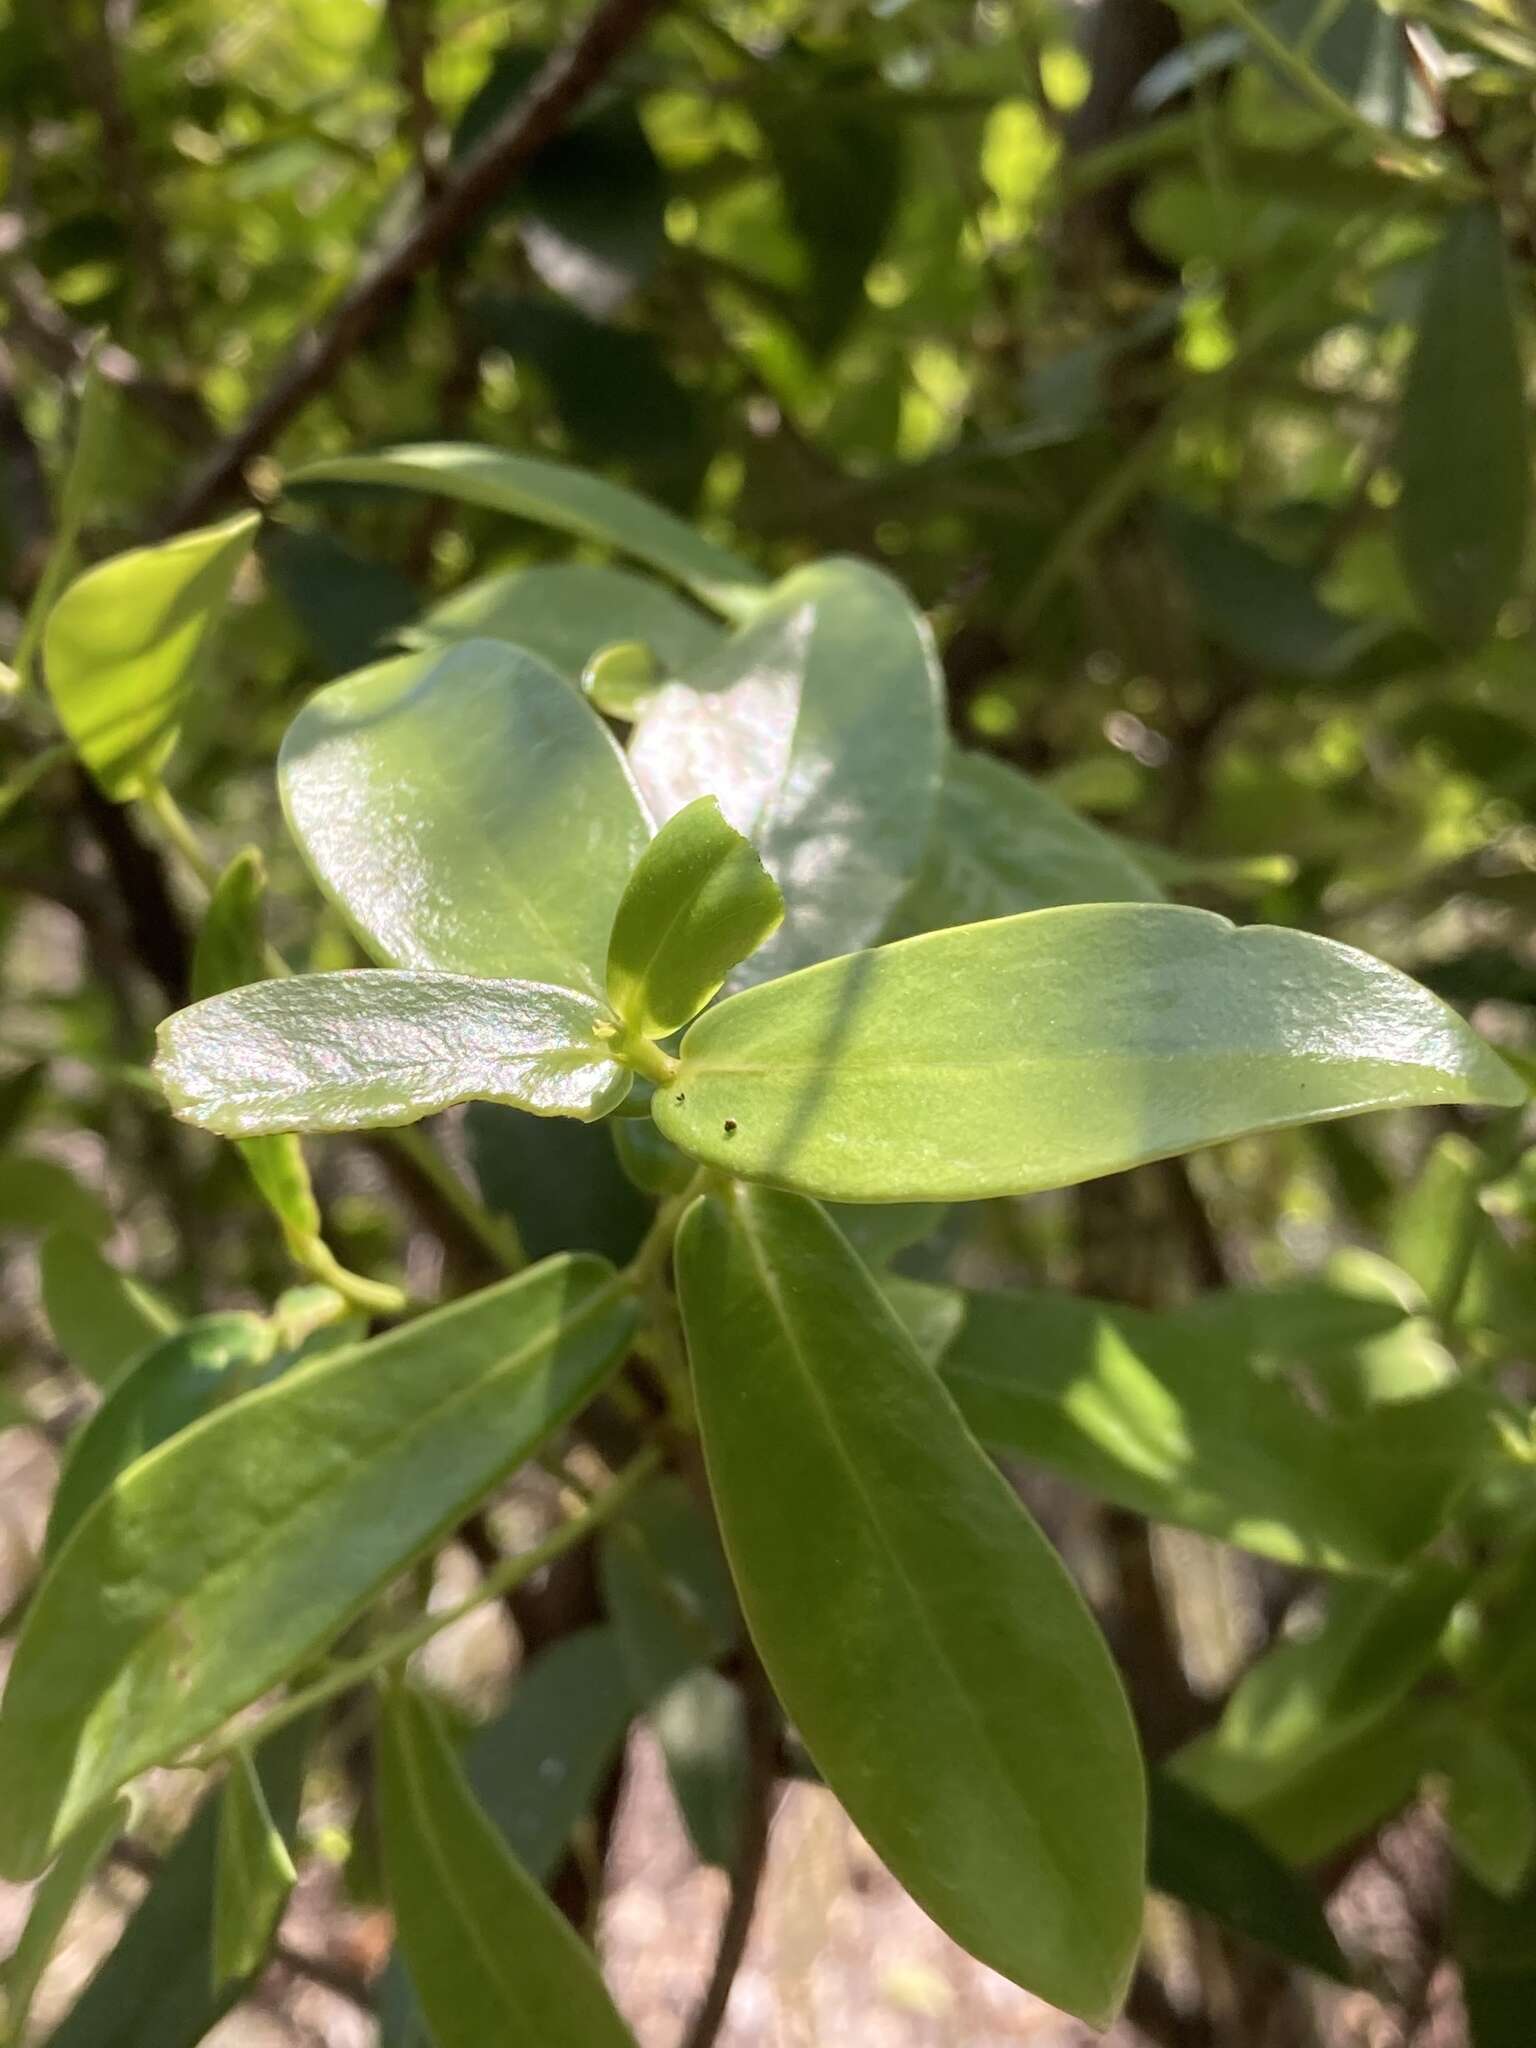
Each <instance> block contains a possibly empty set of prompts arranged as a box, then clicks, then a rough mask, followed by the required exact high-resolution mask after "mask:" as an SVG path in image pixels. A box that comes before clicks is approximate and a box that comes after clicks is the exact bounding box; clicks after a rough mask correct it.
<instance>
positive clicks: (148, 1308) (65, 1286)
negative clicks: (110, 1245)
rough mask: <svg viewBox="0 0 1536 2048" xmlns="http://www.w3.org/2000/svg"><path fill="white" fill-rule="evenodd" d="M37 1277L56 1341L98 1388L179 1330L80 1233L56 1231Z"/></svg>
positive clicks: (169, 1316)
mask: <svg viewBox="0 0 1536 2048" xmlns="http://www.w3.org/2000/svg"><path fill="white" fill-rule="evenodd" d="M38 1278H39V1281H40V1284H41V1288H42V1296H43V1312H44V1314H45V1315H46V1316H47V1318H48V1325H49V1328H50V1329H51V1330H52V1331H53V1339H54V1342H55V1343H56V1344H57V1345H58V1347H59V1349H60V1350H61V1351H62V1352H63V1354H64V1356H65V1357H66V1358H67V1359H68V1360H69V1362H70V1364H71V1365H72V1366H74V1367H75V1368H76V1370H77V1371H79V1372H83V1373H84V1374H85V1376H86V1378H87V1379H90V1380H94V1381H95V1382H96V1384H97V1386H98V1387H107V1386H110V1385H111V1384H112V1382H113V1381H114V1380H115V1379H116V1378H117V1377H118V1375H119V1373H121V1372H122V1370H123V1368H124V1366H126V1365H128V1364H129V1363H130V1361H131V1360H133V1359H135V1358H137V1357H138V1356H139V1355H140V1354H141V1353H142V1352H144V1351H147V1350H148V1349H149V1347H150V1346H151V1345H152V1344H156V1343H158V1342H159V1341H160V1339H161V1338H162V1337H167V1336H169V1335H170V1333H171V1331H172V1330H173V1329H174V1328H175V1327H176V1318H175V1317H174V1316H173V1315H172V1314H171V1313H170V1311H169V1309H167V1308H165V1307H163V1306H162V1304H161V1303H160V1302H158V1301H157V1300H156V1299H155V1298H154V1296H153V1295H152V1294H150V1293H149V1292H148V1291H147V1290H146V1289H145V1288H143V1287H141V1286H140V1285H139V1284H138V1282H137V1281H136V1280H133V1279H131V1278H130V1277H129V1275H128V1274H126V1273H120V1272H119V1271H118V1269H117V1268H116V1266H113V1265H110V1264H109V1263H108V1262H107V1260H106V1259H105V1258H104V1257H103V1256H102V1254H101V1253H100V1252H99V1251H98V1250H97V1249H96V1246H95V1245H94V1244H93V1243H92V1242H91V1240H90V1238H88V1237H82V1236H80V1235H79V1234H78V1233H77V1232H76V1231H73V1230H70V1229H60V1230H56V1231H54V1232H53V1233H52V1235H51V1236H49V1237H47V1238H45V1239H44V1240H43V1248H42V1251H41V1252H40V1253H39V1255H38Z"/></svg>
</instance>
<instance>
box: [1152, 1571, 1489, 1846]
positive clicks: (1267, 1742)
mask: <svg viewBox="0 0 1536 2048" xmlns="http://www.w3.org/2000/svg"><path fill="white" fill-rule="evenodd" d="M1467 1581H1468V1573H1467V1571H1466V1570H1465V1569H1464V1568H1461V1567H1457V1566H1452V1565H1449V1564H1446V1563H1444V1562H1442V1561H1441V1560H1440V1559H1437V1558H1425V1559H1422V1560H1421V1561H1420V1562H1419V1563H1418V1564H1417V1565H1416V1566H1415V1567H1414V1569H1413V1570H1412V1571H1411V1572H1408V1573H1405V1574H1404V1576H1403V1577H1402V1578H1401V1579H1399V1580H1396V1581H1394V1582H1393V1583H1391V1584H1389V1585H1386V1586H1374V1585H1368V1584H1363V1583H1356V1582H1354V1581H1351V1580H1340V1581H1338V1582H1337V1583H1336V1584H1335V1585H1334V1586H1333V1588H1332V1589H1331V1591H1330V1594H1329V1600H1328V1611H1327V1614H1326V1616H1325V1618H1324V1620H1323V1622H1322V1625H1321V1626H1320V1627H1319V1628H1318V1629H1317V1631H1316V1632H1315V1633H1314V1634H1312V1635H1309V1636H1305V1637H1302V1638H1299V1639H1292V1640H1288V1641H1284V1642H1280V1643H1278V1644H1276V1645H1275V1646H1274V1647H1273V1648H1272V1649H1270V1650H1268V1651H1267V1652H1266V1653H1265V1655H1264V1656H1262V1657H1261V1658H1260V1659H1259V1661H1258V1662H1257V1663H1256V1664H1254V1665H1251V1666H1250V1667H1249V1669H1248V1670H1247V1671H1246V1672H1245V1673H1244V1675H1243V1677H1242V1678H1241V1679H1240V1680H1239V1681H1238V1684H1237V1686H1236V1687H1235V1689H1234V1690H1233V1692H1232V1695H1231V1697H1230V1698H1229V1699H1228V1701H1227V1704H1226V1706H1225V1707H1224V1708H1223V1710H1222V1716H1221V1719H1220V1721H1218V1722H1217V1724H1216V1726H1215V1727H1214V1728H1213V1729H1212V1730H1211V1731H1210V1733H1209V1734H1208V1735H1202V1736H1200V1737H1198V1738H1197V1740H1196V1741H1194V1742H1192V1743H1190V1744H1188V1745H1187V1746H1186V1747H1185V1748H1184V1749H1183V1750H1181V1751H1180V1752H1179V1756H1178V1759H1177V1763H1176V1771H1177V1775H1178V1776H1179V1777H1180V1778H1182V1779H1183V1780H1184V1781H1185V1782H1186V1783H1188V1784H1190V1785H1193V1786H1194V1788H1195V1790H1196V1791H1198V1792H1202V1793H1204V1795H1205V1796H1206V1798H1208V1799H1210V1800H1213V1801H1214V1802H1215V1804H1216V1805H1218V1806H1220V1807H1222V1808H1224V1809H1225V1810H1226V1811H1228V1812H1232V1813H1239V1814H1242V1813H1246V1812H1251V1811H1252V1810H1253V1809H1254V1808H1257V1807H1259V1806H1260V1805H1262V1803H1263V1802H1264V1801H1266V1800H1268V1799H1269V1798H1271V1797H1273V1796H1274V1795H1275V1794H1276V1793H1282V1792H1284V1791H1285V1790H1286V1788H1287V1787H1289V1786H1291V1785H1292V1784H1294V1783H1295V1782H1296V1781H1297V1780H1298V1779H1299V1778H1301V1777H1302V1776H1303V1775H1304V1774H1305V1773H1306V1772H1307V1771H1308V1770H1310V1769H1311V1768H1312V1767H1313V1766H1314V1765H1316V1764H1318V1763H1320V1762H1322V1761H1323V1760H1325V1759H1326V1758H1327V1757H1328V1756H1329V1755H1330V1754H1331V1753H1332V1752H1334V1751H1336V1750H1340V1749H1342V1748H1343V1747H1344V1746H1345V1745H1346V1744H1348V1743H1350V1742H1353V1741H1355V1740H1356V1739H1357V1738H1359V1737H1360V1736H1362V1735H1364V1734H1365V1733H1366V1732H1367V1731H1368V1730H1371V1729H1373V1728H1375V1727H1376V1725H1377V1724H1378V1723H1379V1722H1381V1721H1382V1720H1383V1719H1384V1718H1385V1716H1386V1715H1388V1714H1389V1713H1390V1712H1391V1710H1392V1708H1393V1707H1395V1706H1396V1705H1397V1704H1398V1702H1399V1701H1400V1700H1402V1699H1403V1698H1404V1696H1405V1695H1406V1694H1407V1693H1408V1692H1409V1691H1410V1690H1411V1688H1412V1687H1413V1686H1414V1685H1415V1684H1416V1683H1417V1682H1418V1680H1419V1679H1420V1678H1421V1677H1422V1676H1423V1674H1424V1673H1425V1672H1426V1671H1427V1670H1428V1669H1429V1667H1430V1665H1431V1664H1432V1663H1433V1661H1434V1658H1435V1654H1436V1652H1437V1650H1438V1648H1439V1645H1440V1638H1441V1636H1442V1634H1443V1633H1444V1630H1445V1625H1446V1623H1447V1621H1448V1620H1449V1619H1450V1616H1451V1610H1452V1609H1453V1608H1454V1606H1455V1605H1456V1602H1457V1600H1458V1599H1460V1597H1461V1595H1462V1593H1463V1592H1464V1591H1465V1589H1466V1586H1467Z"/></svg>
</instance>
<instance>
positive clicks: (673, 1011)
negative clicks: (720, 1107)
mask: <svg viewBox="0 0 1536 2048" xmlns="http://www.w3.org/2000/svg"><path fill="white" fill-rule="evenodd" d="M783 918H784V898H783V897H782V896H781V895H780V894H779V891H778V887H777V885H776V884H775V882H774V880H773V878H772V876H771V875H769V874H768V873H767V871H766V870H765V868H764V867H763V864H762V862H761V861H760V860H759V859H758V857H757V855H756V853H755V852H754V851H753V850H752V847H751V844H750V843H749V842H748V841H747V840H745V839H744V838H743V837H742V836H741V834H740V833H739V832H737V831H735V830H734V829H733V828H732V827H731V826H729V825H728V824H727V823H726V822H725V820H724V818H723V817H722V816H721V815H720V806H719V804H718V803H717V802H716V801H715V799H714V798H713V797H712V796H701V797H696V798H695V799H694V801H693V802H692V803H691V804H686V805H684V807H683V809H682V810H680V811H678V812H676V813H675V814H674V816H672V817H671V818H669V819H668V820H667V822H666V823H665V824H664V825H663V826H662V828H661V830H660V831H659V832H658V833H657V835H656V837H655V838H654V839H653V840H652V841H651V843H650V845H649V846H648V847H647V848H646V849H645V851H644V853H642V854H641V856H640V859H639V861H638V863H637V864H636V867H635V871H634V873H633V874H632V875H631V876H630V878H629V882H628V885H627V887H626V888H625V891H624V894H623V896H622V897H621V898H620V900H619V908H618V912H617V914H616V915H615V917H614V921H613V935H612V937H611V938H610V939H609V942H608V1000H609V1001H610V1002H611V1003H612V1005H613V1007H614V1009H615V1010H616V1011H617V1012H618V1014H619V1016H620V1017H621V1018H622V1019H623V1020H624V1022H625V1023H626V1024H627V1025H628V1026H629V1028H630V1030H632V1031H635V1032H638V1033H639V1035H640V1036H641V1037H642V1038H666V1037H668V1036H669V1035H670V1034H671V1033H672V1032H674V1031H676V1030H678V1029H679V1027H680V1026H682V1025H684V1024H686V1023H687V1022H688V1020H689V1019H690V1018H691V1017H694V1016H696V1015H697V1014H698V1012H699V1011H700V1010H702V1009H703V1007H704V1005H705V1004H706V1003H707V1002H708V1001H709V1000H710V998H711V997H712V996H714V995H715V994H716V993H717V992H718V990H719V988H720V986H721V984H722V983H723V982H724V980H725V977H726V976H727V975H728V974H729V973H730V971H731V969H732V968H733V967H735V966H736V965H737V963H738V962H739V961H742V960H745V959H746V958H747V956H748V954H749V953H753V952H755V951H756V950H757V948H758V947H759V946H761V945H762V944H763V942H764V941H765V940H766V939H768V938H770V937H771V936H772V934H773V933H774V932H776V931H777V930H778V928H779V925H780V924H781V923H782V922H783Z"/></svg>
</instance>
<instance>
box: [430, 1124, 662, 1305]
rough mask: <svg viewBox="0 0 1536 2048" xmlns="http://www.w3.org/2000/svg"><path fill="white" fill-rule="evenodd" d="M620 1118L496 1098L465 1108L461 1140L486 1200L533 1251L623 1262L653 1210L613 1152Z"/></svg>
mask: <svg viewBox="0 0 1536 2048" xmlns="http://www.w3.org/2000/svg"><path fill="white" fill-rule="evenodd" d="M629 1099H630V1098H628V1097H626V1098H625V1100H626V1103H627V1102H628V1100H629ZM617 1121H618V1120H617V1119H615V1120H614V1122H610V1123H606V1124H602V1125H598V1124H579V1123H577V1122H575V1120H574V1119H573V1118H570V1117H536V1116H527V1115H525V1114H524V1112H523V1111H522V1110H520V1109H507V1108H505V1107H503V1105H502V1104H500V1103H498V1102H472V1103H471V1104H470V1106H469V1108H468V1109H467V1110H466V1111H465V1114H464V1147H465V1151H466V1152H467V1154H468V1156H469V1163H470V1167H471V1169H472V1171H473V1173H474V1177H475V1182H476V1185H477V1186H478V1187H479V1190H480V1197H481V1200H482V1201H483V1202H484V1203H485V1204H486V1206H487V1208H489V1209H492V1210H494V1211H495V1213H496V1214H497V1215H500V1216H509V1217H511V1219H512V1221H513V1222H514V1223H515V1224H516V1226H517V1234H518V1236H519V1237H520V1238H521V1240H522V1243H523V1249H524V1250H525V1251H526V1252H527V1254H528V1256H529V1258H531V1259H543V1258H548V1257H549V1255H550V1254H551V1253H552V1252H558V1251H581V1252H597V1253H598V1254H599V1255H600V1256H601V1257H603V1258H605V1259H611V1260H612V1261H613V1263H614V1264H615V1265H616V1266H622V1265H625V1264H627V1263H628V1261H629V1260H630V1259H632V1258H633V1257H634V1255H635V1253H636V1251H637V1250H638V1249H639V1245H640V1240H641V1239H642V1238H643V1237H644V1235H645V1233H646V1229H647V1227H648V1225H649V1224H650V1222H651V1219H652V1217H653V1215H654V1214H655V1211H654V1209H653V1207H652V1205H651V1204H650V1203H649V1202H647V1201H646V1200H644V1198H643V1197H642V1196H640V1195H639V1194H637V1193H636V1192H635V1189H634V1188H633V1187H632V1186H631V1185H630V1183H629V1181H628V1180H626V1179H625V1177H624V1174H623V1173H622V1172H621V1170H620V1168H619V1163H618V1160H617V1159H616V1158H615V1157H614V1150H613V1143H612V1136H611V1134H612V1132H613V1131H614V1129H615V1128H616V1124H617ZM625 1121H626V1122H627V1121H628V1119H627V1118H626V1119H625ZM688 1171H689V1173H690V1174H691V1173H692V1172H693V1163H692V1161H691V1160H690V1161H689V1162H688Z"/></svg>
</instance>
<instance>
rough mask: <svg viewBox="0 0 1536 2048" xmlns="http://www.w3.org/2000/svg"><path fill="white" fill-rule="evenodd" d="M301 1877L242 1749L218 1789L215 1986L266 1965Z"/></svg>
mask: <svg viewBox="0 0 1536 2048" xmlns="http://www.w3.org/2000/svg"><path fill="white" fill-rule="evenodd" d="M297 1881H298V1872H297V1871H296V1870H295V1869H294V1867H293V1858H292V1856H291V1855H290V1854H289V1852H288V1844H287V1843H286V1842H285V1841H284V1840H283V1837H282V1832H281V1830H280V1829H279V1828H278V1825H277V1823H276V1821H274V1820H273V1818H272V1813H271V1809H270V1808H269V1807H268V1805H267V1796H266V1793H265V1792H264V1791H263V1790H262V1784H261V1779H260V1778H259V1777H258V1776H257V1773H256V1766H255V1765H254V1764H253V1763H252V1762H251V1759H250V1757H249V1756H247V1755H246V1753H245V1751H244V1750H241V1751H240V1752H239V1753H238V1754H237V1756H236V1757H235V1760H234V1762H233V1763H232V1764H231V1765H230V1769H229V1776H228V1777H227V1778H226V1779H225V1780H224V1785H223V1788H222V1790H221V1791H220V1793H219V1821H218V1850H217V1861H216V1865H215V1871H214V1881H213V1986H214V1989H215V1991H219V1990H222V1989H223V1987H224V1986H225V1985H226V1984H237V1983H241V1982H243V1981H244V1980H245V1979H246V1978H248V1977H250V1976H253V1975H254V1974H255V1972H256V1971H257V1970H259V1969H260V1968H261V1965H262V1962H263V1961H264V1960H265V1957H266V1953H267V1950H268V1948H269V1946H270V1945H271V1941H272V1937H273V1935H274V1934H275V1933H276V1932H277V1923H278V1921H279V1920H281V1918H282V1916H283V1908H284V1906H285V1905H286V1904H287V1903H288V1894H289V1893H290V1892H291V1891H292V1890H293V1887H294V1885H295V1884H296V1882H297Z"/></svg>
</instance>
